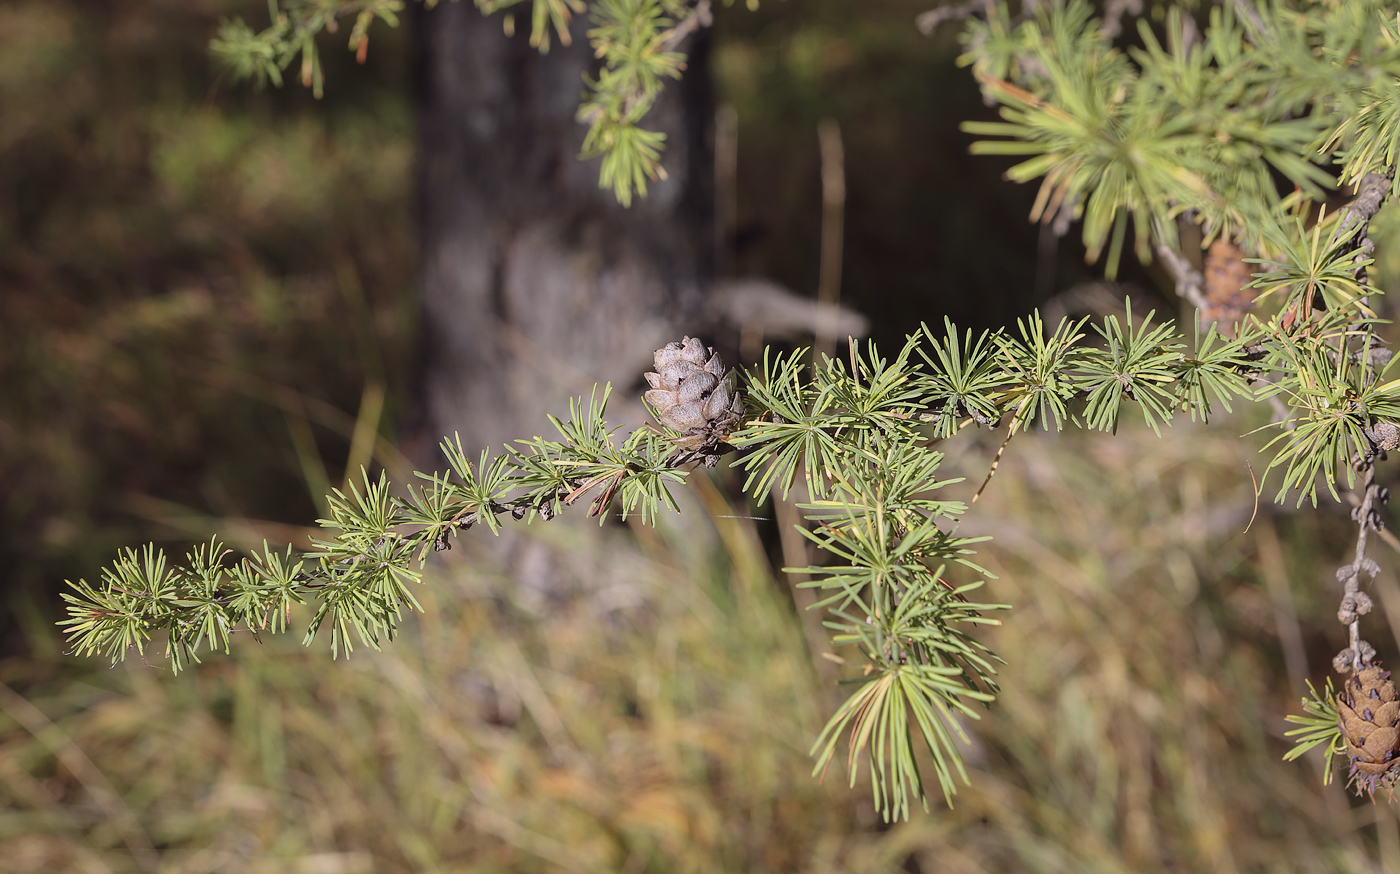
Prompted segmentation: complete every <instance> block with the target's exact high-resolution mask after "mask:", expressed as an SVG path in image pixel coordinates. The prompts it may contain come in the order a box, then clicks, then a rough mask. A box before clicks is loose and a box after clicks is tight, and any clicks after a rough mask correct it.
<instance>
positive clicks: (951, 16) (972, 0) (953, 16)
mask: <svg viewBox="0 0 1400 874" xmlns="http://www.w3.org/2000/svg"><path fill="white" fill-rule="evenodd" d="M991 7H992V2H991V0H967V2H966V3H960V4H958V5H956V6H940V7H938V8H937V9H930V10H929V11H927V12H924V13H922V14H921V15H919V17H918V18H916V19H914V26H915V27H917V28H918V29H919V33H922V34H923V35H924V36H933V32H934V31H935V30H937V29H938V25H940V24H942V23H943V22H945V21H962V20H964V19H967V18H971V17H972V16H974V15H978V14H980V15H981V16H982V17H983V18H985V17H986V16H987V13H988V11H989V10H990V9H991Z"/></svg>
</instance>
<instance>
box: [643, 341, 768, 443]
mask: <svg viewBox="0 0 1400 874" xmlns="http://www.w3.org/2000/svg"><path fill="white" fill-rule="evenodd" d="M645 376H646V380H647V383H648V384H650V385H651V391H649V392H647V393H646V399H647V403H649V404H651V406H652V408H653V409H655V410H656V418H657V419H659V420H660V421H661V424H663V425H665V426H666V427H668V428H673V429H675V430H676V431H679V432H680V434H681V437H680V439H678V440H677V441H676V452H675V453H674V454H673V455H672V456H671V458H670V463H671V464H685V463H687V462H691V461H702V462H704V464H705V466H706V467H713V466H714V465H715V462H717V461H719V457H720V456H721V455H723V454H724V453H726V452H728V451H730V450H731V449H732V447H731V446H730V445H729V444H728V443H725V442H724V438H725V437H728V436H729V434H730V433H731V432H732V431H733V430H734V429H735V428H737V427H739V422H740V421H741V420H742V419H743V417H744V399H743V396H742V395H741V394H740V393H739V390H738V389H737V388H736V387H735V377H734V371H732V370H731V371H729V372H727V373H726V372H725V370H724V363H723V362H722V361H720V358H719V355H717V354H715V350H713V349H709V348H706V346H705V344H704V343H701V342H700V341H699V340H697V339H695V338H694V337H686V338H685V339H683V340H681V341H680V342H672V343H667V344H666V345H665V346H662V347H661V348H660V349H657V350H656V372H655V373H647V374H645Z"/></svg>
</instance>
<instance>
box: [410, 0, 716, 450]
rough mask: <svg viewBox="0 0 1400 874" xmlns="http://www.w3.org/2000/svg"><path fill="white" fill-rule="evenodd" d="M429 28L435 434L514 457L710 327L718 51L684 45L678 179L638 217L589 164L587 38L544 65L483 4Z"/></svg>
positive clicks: (428, 20) (428, 285) (428, 389)
mask: <svg viewBox="0 0 1400 874" xmlns="http://www.w3.org/2000/svg"><path fill="white" fill-rule="evenodd" d="M419 24H420V30H419V39H420V41H421V54H420V57H421V58H422V64H423V67H422V68H421V70H420V75H421V78H420V89H421V94H422V117H421V124H422V159H421V160H422V165H421V173H422V176H421V180H422V247H423V248H422V275H421V279H420V281H421V292H422V306H423V310H422V315H423V326H422V333H423V338H424V343H425V348H424V367H425V370H424V380H423V392H424V395H423V398H422V406H423V412H424V421H423V422H422V427H423V428H424V429H425V430H426V431H427V432H428V434H431V435H433V438H432V439H435V438H436V436H438V435H443V434H451V433H453V432H460V433H461V435H462V443H463V446H464V447H467V448H468V449H469V451H470V450H473V449H478V448H481V447H484V446H487V445H490V446H495V447H499V446H500V444H502V443H503V442H506V441H508V440H513V439H515V438H518V437H528V436H531V435H533V434H547V433H548V429H549V426H548V423H547V421H546V419H545V414H546V413H550V412H552V413H555V414H558V415H563V414H566V413H567V411H568V398H569V397H570V396H572V395H577V394H580V393H583V394H586V393H587V392H588V391H589V389H590V388H591V387H592V386H593V385H594V383H596V382H603V381H611V382H612V383H613V384H614V386H615V387H617V388H619V389H624V390H625V389H629V388H633V387H635V386H636V385H638V384H639V382H640V375H641V373H642V372H643V371H644V370H646V369H647V368H648V366H649V365H650V362H651V353H652V350H654V349H656V348H657V347H658V346H660V345H662V344H664V343H665V342H667V341H669V340H672V339H679V337H680V335H681V334H682V333H685V332H686V331H687V325H688V324H690V323H691V321H692V320H693V319H694V318H696V317H697V316H698V314H699V312H700V309H701V303H702V300H701V298H702V294H701V290H702V289H703V288H705V287H706V286H707V285H708V283H709V279H710V277H709V276H708V272H709V269H710V268H709V264H710V261H711V256H712V252H711V245H712V242H711V241H712V237H713V232H712V226H711V222H712V188H713V185H712V168H713V161H712V159H711V146H710V136H709V127H710V124H711V122H712V119H713V118H714V113H713V98H712V95H711V91H710V87H709V83H708V76H707V71H706V69H705V66H706V65H705V47H704V35H703V34H701V35H700V36H699V37H691V38H689V39H688V40H687V42H686V43H685V44H684V45H682V46H681V50H682V51H686V52H687V53H688V54H689V55H690V61H689V68H688V69H687V71H686V76H685V79H684V80H683V81H682V82H681V83H673V84H671V85H670V86H669V87H668V88H667V90H666V92H665V94H664V96H663V97H662V99H661V102H660V105H659V106H658V107H657V109H656V110H654V111H653V113H652V116H651V117H649V118H648V120H647V122H648V124H649V125H650V126H654V127H656V128H658V129H661V130H663V131H665V132H666V134H667V141H666V142H667V148H666V152H665V154H664V156H663V158H664V163H665V167H666V171H667V174H668V177H669V178H668V179H666V180H663V181H659V182H657V183H656V184H655V185H654V186H652V187H651V188H650V193H649V195H648V196H647V197H646V198H643V199H640V200H638V201H635V202H634V203H633V205H632V207H631V208H630V209H623V208H622V207H620V206H618V205H617V203H616V202H615V200H614V198H613V195H612V192H611V191H605V190H602V189H600V188H598V181H597V180H598V175H597V174H598V162H597V161H596V160H595V161H586V162H585V161H580V160H579V159H578V154H579V148H580V145H581V143H582V141H583V135H584V128H583V126H582V125H580V124H578V123H577V122H576V121H575V120H574V113H575V110H576V108H577V106H578V99H579V96H580V94H581V93H582V90H583V87H584V84H583V79H582V75H583V74H584V73H585V72H587V71H589V70H590V67H591V66H592V65H593V64H594V63H595V62H594V60H593V58H592V53H591V52H590V51H589V49H588V46H587V41H586V37H585V31H586V29H587V23H586V22H583V21H575V23H574V24H575V26H574V29H573V36H574V39H573V45H572V46H560V45H559V44H558V42H557V40H556V41H555V44H554V47H553V49H552V50H551V51H550V53H549V54H548V55H543V56H541V55H540V54H539V53H538V52H537V51H536V50H534V49H532V48H531V47H530V46H529V45H528V42H527V40H526V37H525V34H523V33H517V34H516V35H515V36H514V37H512V38H507V37H506V36H505V35H504V34H503V33H502V29H501V23H500V20H499V17H493V18H490V19H487V18H484V17H483V16H482V15H481V14H480V13H479V12H477V11H476V9H475V8H473V6H472V4H470V3H465V2H462V3H442V4H439V5H438V6H437V7H436V8H434V9H433V10H432V11H431V12H427V13H425V14H423V16H422V17H421V19H420V20H419ZM690 330H692V331H693V330H694V329H693V328H692V329H690ZM637 412H638V413H639V410H638V411H637ZM424 436H428V435H427V434H425V435H424Z"/></svg>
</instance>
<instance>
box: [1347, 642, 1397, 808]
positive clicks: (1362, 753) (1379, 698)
mask: <svg viewBox="0 0 1400 874" xmlns="http://www.w3.org/2000/svg"><path fill="white" fill-rule="evenodd" d="M1396 698H1397V695H1396V692H1395V684H1394V683H1392V682H1391V681H1390V671H1383V670H1381V669H1380V667H1378V666H1376V665H1370V666H1368V667H1365V668H1362V669H1361V670H1360V671H1358V672H1356V673H1355V674H1354V675H1352V676H1351V677H1349V678H1347V681H1346V683H1345V684H1344V685H1343V686H1342V691H1341V692H1339V693H1337V714H1338V716H1339V717H1340V722H1341V729H1342V738H1343V739H1344V740H1345V741H1346V745H1347V754H1348V755H1349V757H1350V758H1351V781H1350V782H1351V783H1352V784H1353V785H1355V786H1356V791H1357V794H1360V793H1361V792H1362V791H1363V790H1364V791H1366V792H1369V793H1370V794H1372V795H1374V794H1375V793H1376V788H1377V786H1381V785H1384V786H1386V787H1387V788H1389V787H1390V786H1391V785H1392V784H1393V783H1394V777H1395V776H1396V775H1390V772H1391V769H1392V768H1394V767H1395V766H1396V765H1397V764H1400V762H1397V759H1400V701H1397V700H1396ZM1387 775H1390V776H1389V778H1387Z"/></svg>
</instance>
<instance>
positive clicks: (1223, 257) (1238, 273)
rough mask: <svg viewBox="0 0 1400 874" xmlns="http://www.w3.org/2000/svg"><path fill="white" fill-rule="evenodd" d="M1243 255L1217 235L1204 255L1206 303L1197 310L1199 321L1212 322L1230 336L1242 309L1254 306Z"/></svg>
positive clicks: (1253, 295)
mask: <svg viewBox="0 0 1400 874" xmlns="http://www.w3.org/2000/svg"><path fill="white" fill-rule="evenodd" d="M1245 257H1246V255H1245V253H1244V252H1243V251H1241V249H1240V247H1238V246H1236V245H1235V244H1234V243H1232V242H1230V241H1229V240H1227V239H1225V238H1224V237H1221V238H1219V239H1217V240H1216V241H1215V242H1214V243H1211V244H1210V250H1209V251H1207V252H1206V257H1205V265H1204V267H1205V269H1204V271H1203V272H1204V274H1205V287H1204V291H1205V295H1206V301H1207V305H1206V307H1205V308H1204V309H1202V310H1201V321H1202V323H1203V324H1210V323H1211V322H1215V323H1216V325H1217V327H1218V330H1219V331H1220V333H1222V334H1225V335H1226V336H1230V337H1233V336H1234V335H1235V331H1236V328H1237V326H1238V324H1239V321H1240V319H1242V318H1244V314H1245V310H1248V309H1249V308H1251V307H1253V306H1254V298H1255V296H1256V295H1257V294H1258V292H1257V291H1255V290H1254V289H1252V288H1246V287H1245V286H1247V285H1249V283H1250V282H1251V280H1252V279H1253V277H1252V276H1251V275H1250V270H1249V265H1248V264H1246V263H1245V262H1244V259H1245Z"/></svg>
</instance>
